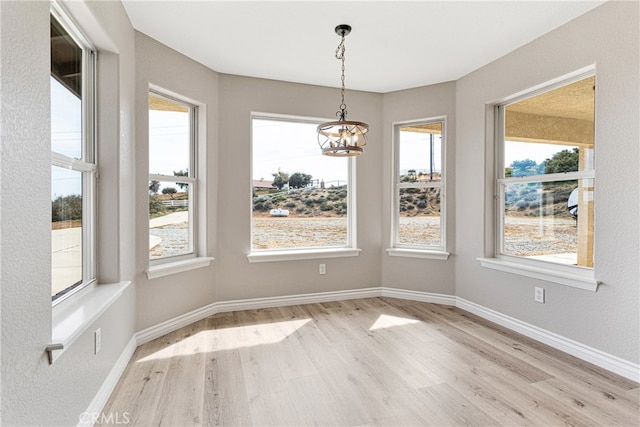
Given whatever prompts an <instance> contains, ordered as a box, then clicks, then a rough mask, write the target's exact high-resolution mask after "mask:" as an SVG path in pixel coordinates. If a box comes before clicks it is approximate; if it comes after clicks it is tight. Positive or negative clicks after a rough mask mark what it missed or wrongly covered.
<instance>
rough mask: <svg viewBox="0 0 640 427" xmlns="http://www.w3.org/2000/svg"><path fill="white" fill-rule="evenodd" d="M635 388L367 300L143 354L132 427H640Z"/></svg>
mask: <svg viewBox="0 0 640 427" xmlns="http://www.w3.org/2000/svg"><path fill="white" fill-rule="evenodd" d="M639 390H640V389H639V388H638V384H637V383H635V382H632V381H629V380H627V379H625V378H622V377H620V376H617V375H615V374H612V373H609V372H607V371H605V370H603V369H600V368H598V367H595V366H593V365H591V364H588V363H586V362H583V361H580V360H578V359H576V358H574V357H572V356H569V355H567V354H564V353H562V352H560V351H557V350H554V349H551V348H550V347H547V346H545V345H543V344H540V343H538V342H535V341H532V340H530V339H528V338H525V337H523V336H521V335H518V334H516V333H513V332H511V331H509V330H507V329H504V328H501V327H498V326H496V325H494V324H492V323H489V322H487V321H485V320H483V319H481V318H479V317H476V316H474V315H471V314H469V313H467V312H465V311H462V310H460V309H457V308H452V307H446V306H438V305H433V304H427V303H420V302H412V301H405V300H399V299H391V298H367V299H359V300H351V301H343V302H332V303H323V304H309V305H300V306H291V307H282V308H273V309H261V310H249V311H241V312H234V313H222V314H217V315H215V316H212V317H209V318H207V319H204V320H202V321H200V322H197V323H195V324H193V325H190V326H188V327H185V328H182V329H180V330H178V331H176V332H173V333H171V334H168V335H166V336H164V337H162V338H158V339H156V340H154V341H152V342H149V343H147V344H144V345H142V346H140V347H139V348H138V349H137V350H136V352H135V355H134V356H133V358H132V360H131V362H130V363H129V366H128V367H127V370H126V372H125V374H124V375H123V377H122V379H121V380H120V382H119V384H118V386H117V388H116V390H115V391H114V393H113V395H112V396H111V398H110V400H109V402H108V403H107V405H106V407H105V410H104V414H103V419H106V420H108V419H109V417H111V420H114V421H115V420H118V419H119V420H120V421H122V420H123V417H125V416H126V420H127V421H129V424H128V425H140V426H147V425H157V426H189V425H264V426H287V425H288V426H291V425H294V426H307V425H326V426H334V425H350V426H359V425H392V426H399V425H437V426H440V425H476V426H494V425H508V426H521V425H522V426H525V425H538V426H555V425H581V426H592V425H605V426H611V425H625V426H636V425H639V423H640V420H639V409H638V406H639V405H638V401H639V398H640V392H639Z"/></svg>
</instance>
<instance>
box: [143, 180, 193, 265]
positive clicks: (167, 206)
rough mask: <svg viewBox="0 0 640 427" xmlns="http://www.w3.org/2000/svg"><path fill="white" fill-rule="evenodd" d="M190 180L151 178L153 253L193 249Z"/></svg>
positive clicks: (152, 256)
mask: <svg viewBox="0 0 640 427" xmlns="http://www.w3.org/2000/svg"><path fill="white" fill-rule="evenodd" d="M190 187H191V185H190V184H188V183H180V182H158V181H149V257H150V259H152V260H154V259H159V258H165V257H172V256H178V255H186V254H190V253H192V252H193V244H192V242H191V236H192V233H191V230H190V227H191V226H192V225H191V224H190V215H189V209H190V206H189V197H190V191H189V190H190Z"/></svg>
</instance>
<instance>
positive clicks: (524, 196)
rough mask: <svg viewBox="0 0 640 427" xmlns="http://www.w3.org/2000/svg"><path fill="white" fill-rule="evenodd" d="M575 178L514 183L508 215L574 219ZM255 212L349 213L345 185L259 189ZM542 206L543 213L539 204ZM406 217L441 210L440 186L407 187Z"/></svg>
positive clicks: (404, 193) (299, 214)
mask: <svg viewBox="0 0 640 427" xmlns="http://www.w3.org/2000/svg"><path fill="white" fill-rule="evenodd" d="M576 185H577V184H576V182H575V181H566V182H561V183H549V184H512V185H510V186H509V188H508V191H507V203H506V210H507V213H508V214H509V215H518V216H540V214H541V213H542V216H549V215H553V216H555V217H567V218H571V215H570V214H569V212H568V210H567V200H568V198H569V194H570V193H571V191H572V190H573V189H574V188H575V187H576ZM253 193H254V196H253V213H254V215H256V216H269V211H270V210H271V209H276V208H279V209H286V210H288V211H289V216H291V217H318V216H324V217H342V216H346V214H347V188H346V186H339V187H329V188H326V189H324V190H321V189H319V188H303V189H292V190H277V189H275V188H271V189H269V188H256V189H254V192H253ZM541 206H542V212H540V209H541V208H540V207H541ZM400 211H401V212H402V213H403V216H409V217H411V216H424V215H433V214H436V213H438V212H439V211H440V197H439V189H435V188H430V189H418V188H406V189H403V190H402V193H401V195H400Z"/></svg>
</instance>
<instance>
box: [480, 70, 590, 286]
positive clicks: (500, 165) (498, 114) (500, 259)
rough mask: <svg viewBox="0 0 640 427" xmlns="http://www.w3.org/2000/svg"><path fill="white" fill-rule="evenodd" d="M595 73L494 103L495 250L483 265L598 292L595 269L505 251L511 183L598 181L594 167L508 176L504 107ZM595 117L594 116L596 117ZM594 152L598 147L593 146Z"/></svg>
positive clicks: (559, 81) (482, 262)
mask: <svg viewBox="0 0 640 427" xmlns="http://www.w3.org/2000/svg"><path fill="white" fill-rule="evenodd" d="M594 75H595V71H594V70H592V69H591V70H589V71H587V72H581V73H579V74H576V75H573V76H570V77H566V78H563V79H560V80H558V81H556V82H553V83H550V84H548V85H544V86H541V87H538V88H536V89H534V90H531V91H529V92H526V93H521V94H519V95H517V96H515V97H512V98H510V99H508V100H506V101H504V102H501V103H499V104H496V105H495V106H494V119H495V126H496V127H495V144H496V156H495V175H496V178H495V184H494V200H495V222H496V226H495V236H494V239H495V253H494V255H493V258H478V260H479V261H480V263H481V265H482V266H483V267H486V268H490V269H494V270H499V271H504V272H508V273H512V274H517V275H521V276H526V277H531V278H535V279H540V280H545V281H549V282H553V283H558V284H562V285H567V286H571V287H574V288H579V289H584V290H589V291H594V292H595V291H596V290H597V289H598V285H599V282H598V281H597V280H596V279H595V268H589V267H583V266H575V265H563V264H558V263H554V262H549V261H543V260H537V259H528V258H526V257H520V256H515V255H505V254H503V252H504V227H505V219H504V205H505V202H506V200H505V191H504V188H505V187H506V185H508V184H513V183H544V182H554V181H573V180H595V167H594V169H592V170H585V171H575V172H566V173H555V174H539V175H532V176H522V177H505V172H504V171H505V166H504V151H505V109H506V107H507V106H508V105H511V104H514V103H517V102H520V101H523V100H525V99H529V98H532V97H534V96H537V95H540V94H542V93H546V92H549V91H552V90H555V89H558V88H560V87H563V86H567V85H569V84H572V83H575V82H577V81H580V80H583V79H585V78H588V77H593V76H594ZM594 119H595V117H594ZM594 151H595V146H594Z"/></svg>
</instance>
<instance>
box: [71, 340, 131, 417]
mask: <svg viewBox="0 0 640 427" xmlns="http://www.w3.org/2000/svg"><path fill="white" fill-rule="evenodd" d="M137 347H138V344H137V342H136V337H135V335H134V336H132V337H131V339H130V340H129V342H128V343H127V345H126V346H125V348H124V350H123V351H122V353H121V354H120V357H118V360H116V363H115V364H114V365H113V367H112V368H111V371H109V375H107V378H106V379H105V380H104V382H103V383H102V386H101V387H100V389H99V390H98V393H96V395H95V397H94V398H93V400H92V401H91V403H90V404H89V407H88V408H87V410H86V411H85V412H84V413H83V414H81V415H80V416H79V417H78V420H79V422H78V427H90V426H93V424H94V421H95V420H96V418H97V417H99V416H100V414H101V413H102V410H103V409H104V405H106V404H107V401H108V400H109V396H111V393H112V392H113V390H114V389H115V388H116V385H117V384H118V381H119V380H120V377H121V376H122V374H123V373H124V370H125V369H126V368H127V364H128V363H129V360H131V356H133V353H134V352H135V351H136V348H137ZM98 419H99V418H98Z"/></svg>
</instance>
